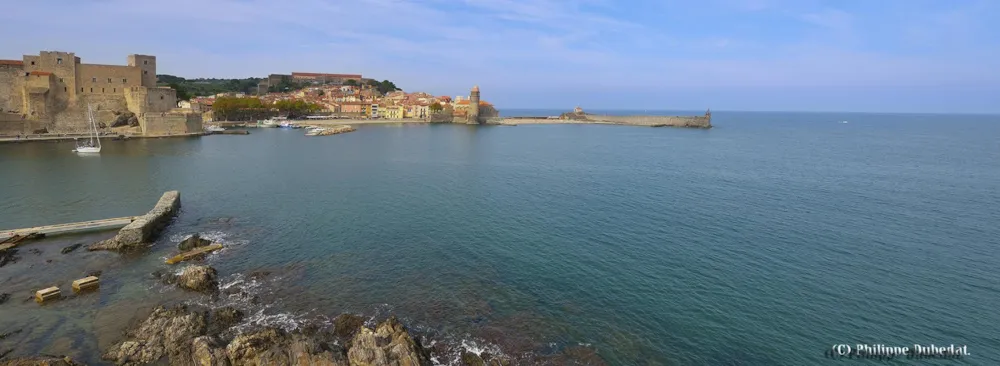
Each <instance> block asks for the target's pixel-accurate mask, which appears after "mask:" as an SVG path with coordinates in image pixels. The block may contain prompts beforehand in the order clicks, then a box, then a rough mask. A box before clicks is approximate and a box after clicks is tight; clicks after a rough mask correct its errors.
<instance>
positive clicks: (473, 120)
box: [465, 85, 479, 125]
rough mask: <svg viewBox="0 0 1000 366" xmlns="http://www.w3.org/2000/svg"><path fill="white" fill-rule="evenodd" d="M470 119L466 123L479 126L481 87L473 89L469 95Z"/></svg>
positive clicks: (477, 86)
mask: <svg viewBox="0 0 1000 366" xmlns="http://www.w3.org/2000/svg"><path fill="white" fill-rule="evenodd" d="M468 116H469V119H468V120H467V121H466V122H465V123H468V124H470V125H474V124H479V85H476V86H474V87H472V92H471V93H469V114H468Z"/></svg>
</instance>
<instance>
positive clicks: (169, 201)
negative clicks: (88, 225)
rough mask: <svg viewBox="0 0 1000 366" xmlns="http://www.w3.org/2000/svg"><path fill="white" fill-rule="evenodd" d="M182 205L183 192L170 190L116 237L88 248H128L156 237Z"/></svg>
mask: <svg viewBox="0 0 1000 366" xmlns="http://www.w3.org/2000/svg"><path fill="white" fill-rule="evenodd" d="M180 207H181V194H180V192H178V191H169V192H166V193H164V194H163V196H162V197H160V200H159V201H158V202H156V206H153V209H152V210H150V211H149V212H148V213H146V214H145V215H142V216H140V217H138V218H136V219H135V221H132V223H130V224H128V225H127V226H125V227H124V228H122V229H121V230H119V231H118V235H115V237H114V238H111V239H108V240H104V241H101V242H98V243H95V244H92V245H91V246H89V247H88V248H87V249H88V250H127V249H133V248H136V247H138V246H140V245H142V244H144V243H148V242H150V241H151V240H153V239H155V236H156V235H157V234H159V233H160V231H161V230H163V228H164V227H166V226H167V224H169V223H170V220H171V219H172V218H173V217H174V215H176V214H177V210H178V209H180Z"/></svg>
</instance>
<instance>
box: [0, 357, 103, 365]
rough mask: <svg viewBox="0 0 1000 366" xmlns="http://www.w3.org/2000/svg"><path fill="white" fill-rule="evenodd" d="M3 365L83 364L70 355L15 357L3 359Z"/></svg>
mask: <svg viewBox="0 0 1000 366" xmlns="http://www.w3.org/2000/svg"><path fill="white" fill-rule="evenodd" d="M2 365H4V366H85V364H82V363H79V362H76V361H73V359H72V358H70V357H53V356H38V357H24V358H15V359H13V360H8V361H5V362H4V363H3V364H2Z"/></svg>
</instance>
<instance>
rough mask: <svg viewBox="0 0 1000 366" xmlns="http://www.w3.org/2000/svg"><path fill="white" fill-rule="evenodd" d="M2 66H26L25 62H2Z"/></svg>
mask: <svg viewBox="0 0 1000 366" xmlns="http://www.w3.org/2000/svg"><path fill="white" fill-rule="evenodd" d="M0 65H14V66H24V61H21V60H0Z"/></svg>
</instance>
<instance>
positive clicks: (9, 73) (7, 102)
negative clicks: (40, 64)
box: [0, 65, 24, 114]
mask: <svg viewBox="0 0 1000 366" xmlns="http://www.w3.org/2000/svg"><path fill="white" fill-rule="evenodd" d="M23 92H24V69H23V68H21V67H20V66H16V67H15V66H6V65H0V113H3V112H7V113H18V114H19V113H20V112H21V108H22V107H23V103H24V97H23V95H22V93H23Z"/></svg>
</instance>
